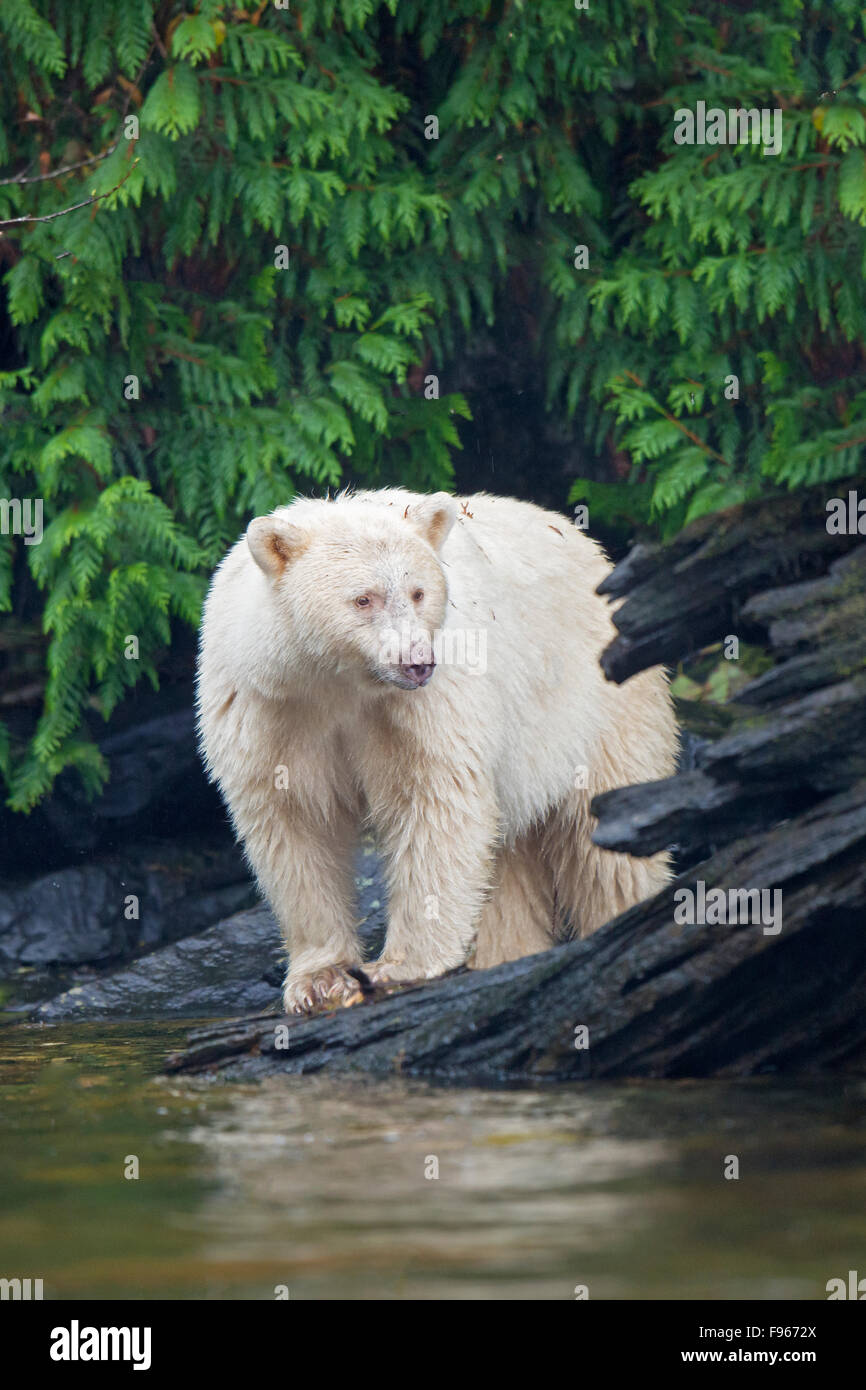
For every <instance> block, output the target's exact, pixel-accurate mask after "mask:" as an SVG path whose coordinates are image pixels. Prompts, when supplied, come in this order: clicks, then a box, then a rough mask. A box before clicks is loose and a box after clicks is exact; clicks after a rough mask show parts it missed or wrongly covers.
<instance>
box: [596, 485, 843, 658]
mask: <svg viewBox="0 0 866 1390" xmlns="http://www.w3.org/2000/svg"><path fill="white" fill-rule="evenodd" d="M827 495H828V494H827V489H826V488H821V489H810V490H809V491H807V492H805V493H803V494H800V495H798V496H794V497H784V498H773V499H772V500H771V501H770V502H769V503H767V504H763V505H759V506H757V507H756V506H755V505H751V506H744V507H735V508H732V509H731V510H730V511H728V512H723V513H721V514H717V515H715V516H708V517H702V518H701V520H700V521H697V522H695V523H694V524H693V525H692V526H689V527H687V528H686V529H685V530H684V531H683V532H681V533H680V535H679V536H677V537H676V539H675V540H673V541H672V542H670V544H668V545H658V546H637V547H635V550H633V551H632V553H631V555H630V556H627V557H626V559H625V560H624V561H623V562H622V564H620V565H617V567H616V569H615V570H614V571H613V573H612V574H610V575H609V576H608V578H607V579H606V580H605V581H604V583H603V584H602V585H601V586H600V589H599V592H600V593H604V594H607V595H608V596H609V597H611V598H621V597H622V596H623V595H625V594H627V595H628V599H627V602H626V603H624V604H623V605H622V607H621V608H620V609H619V610H618V612H617V613H616V614H615V617H614V622H615V623H616V626H617V628H618V630H619V633H620V636H619V637H618V638H617V639H616V640H615V641H614V642H612V643H611V645H610V646H609V647H608V649H607V651H606V652H605V654H604V656H603V658H602V663H601V664H602V667H603V669H604V672H605V674H606V675H607V676H608V677H609V678H610V679H611V680H615V681H624V680H627V679H628V677H629V676H631V675H634V673H635V672H636V671H640V670H643V669H644V668H645V667H647V666H653V665H657V664H658V663H659V662H675V661H678V660H680V659H681V658H682V657H684V656H687V655H688V654H689V652H693V651H696V650H698V649H699V648H701V647H703V646H705V645H707V643H710V642H715V641H718V640H719V639H720V638H722V637H724V636H726V635H727V634H728V633H731V632H740V634H741V635H743V636H748V635H749V633H748V629H744V628H743V619H744V617H745V608H744V605H745V602H746V600H747V599H748V598H750V597H751V596H752V595H753V594H756V593H760V592H762V591H763V590H766V589H769V588H771V587H774V586H777V585H779V584H782V583H794V582H796V581H802V580H807V579H811V578H813V577H815V576H816V575H821V574H824V573H825V572H826V570H827V569H828V568H829V566H830V565H831V564H832V563H833V562H834V561H836V560H838V559H840V558H841V557H842V556H844V555H845V554H847V552H848V551H850V550H852V549H854V547H855V546H857V545H858V544H860V545H862V537H858V536H836V535H832V536H831V535H829V534H828V532H827V528H826V511H825V504H826V500H827Z"/></svg>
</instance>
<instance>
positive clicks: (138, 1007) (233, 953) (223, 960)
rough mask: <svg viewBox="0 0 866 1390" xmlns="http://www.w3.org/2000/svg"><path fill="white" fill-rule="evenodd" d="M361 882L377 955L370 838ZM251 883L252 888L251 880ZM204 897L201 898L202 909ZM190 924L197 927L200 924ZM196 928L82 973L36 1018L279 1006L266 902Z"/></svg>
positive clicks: (276, 940) (378, 915)
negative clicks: (91, 973) (127, 960)
mask: <svg viewBox="0 0 866 1390" xmlns="http://www.w3.org/2000/svg"><path fill="white" fill-rule="evenodd" d="M355 882H356V886H357V892H358V905H359V914H360V916H361V918H362V919H363V920H362V925H361V939H362V941H363V942H364V944H365V948H366V951H367V954H368V955H373V954H376V953H377V952H378V950H379V948H380V946H381V942H382V939H383V936H384V922H385V902H386V894H385V888H384V884H383V881H382V877H381V873H380V870H379V866H378V861H377V857H376V854H375V851H374V849H373V848H372V846H371V845H370V844H369V843H366V844H365V845H364V846H363V847H362V849H361V851H360V853H359V857H358V861H357V866H356V875H355ZM247 889H248V891H250V889H251V886H250V885H247ZM210 897H211V898H213V897H214V895H213V894H211V895H210ZM205 901H206V899H205V898H202V900H201V903H200V904H199V908H201V904H202V903H204V902H205ZM188 921H189V919H188ZM191 930H196V931H198V927H197V926H196V927H194V928H191V929H190V931H191ZM190 931H187V932H185V933H184V934H183V938H182V940H176V941H174V942H172V944H170V945H167V946H163V947H162V948H161V949H160V950H156V951H151V952H150V953H149V954H147V955H141V956H139V957H138V958H137V959H136V960H134V961H133V962H132V963H131V964H129V965H127V966H125V967H124V968H122V969H119V970H113V971H112V972H111V973H109V974H101V975H99V976H97V977H96V978H90V979H82V978H79V979H77V980H76V981H75V983H74V984H72V986H71V987H70V988H68V989H65V990H64V991H63V992H62V993H60V994H58V995H57V996H56V997H55V998H53V999H50V1000H48V1001H47V1002H45V1003H43V1004H41V1005H39V1007H38V1008H37V1009H36V1010H35V1011H34V1013H33V1015H32V1016H33V1017H34V1018H36V1019H41V1020H45V1021H49V1020H50V1021H54V1020H57V1019H61V1018H81V1019H84V1018H137V1017H148V1018H154V1017H157V1016H169V1015H174V1016H178V1015H185V1016H187V1017H199V1018H206V1017H208V1016H209V1015H214V1016H218V1015H220V1014H226V1013H238V1012H241V1011H245V1010H248V1009H250V1010H258V1009H264V1008H266V1007H268V1006H272V1007H276V1006H277V1005H278V1003H279V987H280V985H281V983H282V979H283V975H284V973H285V968H286V952H285V947H284V946H283V943H282V940H281V938H280V933H279V930H278V928H277V924H276V922H275V920H274V918H273V915H272V914H271V912H270V911H269V910H268V908H267V907H265V906H264V905H263V904H262V905H260V906H257V907H255V908H252V909H251V910H250V911H245V912H238V913H235V915H234V916H231V917H229V918H228V919H227V920H225V921H220V922H218V923H217V924H216V925H215V926H212V927H210V928H209V929H208V930H207V931H202V932H199V934H198V935H191V934H190ZM179 934H180V933H178V935H179Z"/></svg>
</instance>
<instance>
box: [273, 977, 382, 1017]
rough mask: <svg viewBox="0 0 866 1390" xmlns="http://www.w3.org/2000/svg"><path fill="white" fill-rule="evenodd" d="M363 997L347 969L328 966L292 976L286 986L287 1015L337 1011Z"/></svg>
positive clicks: (357, 984)
mask: <svg viewBox="0 0 866 1390" xmlns="http://www.w3.org/2000/svg"><path fill="white" fill-rule="evenodd" d="M362 997H363V995H362V991H361V987H360V985H359V983H358V981H357V979H356V978H355V977H354V976H353V975H350V974H349V970H348V967H347V966H343V965H326V966H323V967H322V969H320V970H310V971H306V972H305V973H302V974H299V975H292V973H291V972H289V974H288V976H287V977H286V983H285V985H284V986H283V1008H284V1009H285V1011H286V1013H287V1014H309V1013H314V1012H315V1011H316V1010H317V1009H321V1008H330V1009H333V1008H337V1007H339V1005H341V1004H348V1003H354V1002H355V1001H356V999H357V1000H360V999H361V998H362Z"/></svg>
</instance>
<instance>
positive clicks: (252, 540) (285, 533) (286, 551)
mask: <svg viewBox="0 0 866 1390" xmlns="http://www.w3.org/2000/svg"><path fill="white" fill-rule="evenodd" d="M308 543H309V537H308V536H307V534H306V532H304V531H302V530H301V528H300V526H295V525H294V523H293V522H291V521H286V520H285V518H284V517H281V516H256V517H253V519H252V521H251V522H250V524H249V526H248V527H247V545H248V546H249V548H250V552H251V554H252V557H253V559H254V560H255V562H256V564H257V565H258V566H259V569H262V570H264V572H265V574H266V575H267V576H268V578H269V579H279V577H280V575H281V574H282V573H283V571H284V569H285V568H286V565H288V564H291V562H292V560H297V558H298V556H299V555H301V554H302V553H303V552H304V551H305V550H306V548H307V545H308Z"/></svg>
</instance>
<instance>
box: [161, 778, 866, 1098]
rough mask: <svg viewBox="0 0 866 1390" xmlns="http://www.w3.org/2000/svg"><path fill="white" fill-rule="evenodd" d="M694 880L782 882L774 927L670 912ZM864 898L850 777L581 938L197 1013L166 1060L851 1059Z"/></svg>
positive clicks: (452, 1063) (240, 1073) (711, 1063)
mask: <svg viewBox="0 0 866 1390" xmlns="http://www.w3.org/2000/svg"><path fill="white" fill-rule="evenodd" d="M698 882H702V883H704V884H705V885H706V886H707V888H708V889H709V888H712V887H721V888H723V889H725V890H726V891H728V890H730V889H742V888H749V887H753V888H767V887H769V886H772V887H773V888H774V889H775V890H778V891H780V892H781V894H782V903H783V920H782V926H781V930H780V931H779V932H778V933H777V934H769V933H768V932H767V931H766V930H765V927H764V926H763V925H762V924H761V923H755V922H748V923H737V924H733V925H732V924H730V923H728V924H708V923H703V924H701V923H696V924H692V925H679V924H678V923H677V922H676V921H675V920H674V917H675V905H676V904H677V902H678V899H677V897H676V894H677V892H678V890H681V889H689V890H692V891H693V890H695V888H696V885H697V883H698ZM864 909H866V783H859V784H858V785H857V787H856V788H852V789H849V790H848V791H846V792H845V793H843V794H841V795H840V796H838V797H836V798H833V799H831V800H828V801H826V802H824V803H822V804H821V806H820V807H817V808H813V809H811V810H810V811H809V812H807V813H806V814H804V815H803V816H801V817H798V818H797V819H795V820H794V821H792V822H789V823H788V824H787V825H785V826H784V827H780V828H778V829H777V830H776V831H775V832H773V833H772V834H770V835H768V836H767V837H766V838H765V839H764V840H762V841H761V843H760V844H758V845H757V846H755V845H754V843H753V842H752V841H751V840H749V839H748V838H747V839H744V840H741V841H739V842H737V843H735V844H734V845H730V846H728V847H727V848H726V849H725V850H723V851H721V852H720V853H719V854H717V855H716V856H714V857H713V858H712V859H711V860H709V861H707V862H706V863H704V864H702V865H699V866H698V867H697V868H695V869H693V870H691V871H690V872H689V873H688V874H683V875H680V877H679V878H678V879H677V880H676V881H675V882H674V883H673V884H671V885H670V886H669V887H668V888H666V889H665V890H664V892H662V893H660V894H659V895H658V896H657V897H656V898H654V899H652V900H651V901H650V902H647V903H642V904H639V905H638V906H637V907H635V908H632V909H631V910H630V911H629V912H627V913H624V914H623V915H622V916H621V917H618V918H617V919H616V920H615V921H613V922H609V923H608V924H607V925H606V926H604V927H602V928H601V930H600V931H598V932H597V933H596V934H595V935H594V936H592V937H590V938H589V939H588V940H586V941H576V942H572V943H570V944H568V945H566V946H561V947H559V948H557V949H555V950H552V951H547V952H544V953H543V954H541V955H538V956H530V957H527V958H524V959H523V960H519V961H515V962H512V963H510V964H508V965H503V966H498V967H496V968H495V969H493V970H482V971H477V972H475V971H467V972H462V973H460V974H458V975H452V976H450V977H448V978H446V979H444V980H440V981H436V982H434V983H432V984H425V985H421V986H412V987H404V988H402V989H400V990H398V991H396V992H395V993H394V994H393V995H391V996H390V997H384V998H380V999H377V1000H375V1001H374V1002H370V1003H357V1004H355V1005H353V1006H352V1007H350V1008H341V1009H337V1010H335V1011H333V1012H329V1013H325V1014H320V1015H318V1016H316V1017H313V1018H303V1019H298V1018H286V1017H282V1016H277V1015H265V1016H259V1017H257V1018H254V1019H240V1020H234V1021H229V1022H227V1023H221V1024H219V1025H216V1026H212V1027H207V1028H204V1029H201V1030H198V1031H197V1032H196V1033H194V1034H193V1035H192V1037H191V1039H190V1045H189V1047H188V1048H187V1050H186V1051H185V1052H183V1053H180V1054H175V1055H174V1056H173V1057H172V1058H170V1059H169V1061H168V1063H167V1070H169V1071H172V1072H197V1071H202V1070H213V1069H219V1070H220V1071H223V1072H227V1073H228V1074H229V1075H230V1076H232V1077H236V1078H237V1077H253V1076H261V1075H264V1074H267V1073H269V1072H274V1071H278V1072H291V1073H305V1072H313V1071H321V1070H323V1069H328V1070H329V1071H335V1072H353V1071H358V1072H371V1073H374V1074H379V1075H382V1074H393V1073H394V1072H398V1073H401V1074H403V1075H406V1076H429V1077H437V1078H440V1079H443V1080H449V1081H455V1080H461V1081H467V1080H471V1081H473V1082H482V1083H487V1084H489V1083H501V1082H518V1081H522V1082H530V1081H531V1082H533V1083H536V1082H538V1081H542V1080H546V1081H574V1080H584V1079H587V1078H589V1077H594V1078H600V1077H616V1076H634V1077H662V1076H666V1077H685V1076H710V1075H713V1076H744V1075H753V1074H755V1073H759V1072H763V1071H768V1070H775V1069H782V1068H784V1069H785V1070H791V1069H796V1070H799V1071H807V1072H812V1071H816V1070H820V1069H821V1068H824V1067H827V1066H834V1067H845V1068H850V1069H852V1070H857V1071H863V1070H866V1010H864V1008H863V1004H864V999H866V932H864V930H863V925H862V921H863V913H864ZM582 1029H585V1030H586V1033H585V1034H584V1033H583V1032H581V1031H579V1030H582ZM584 1042H585V1043H586V1045H584Z"/></svg>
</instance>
